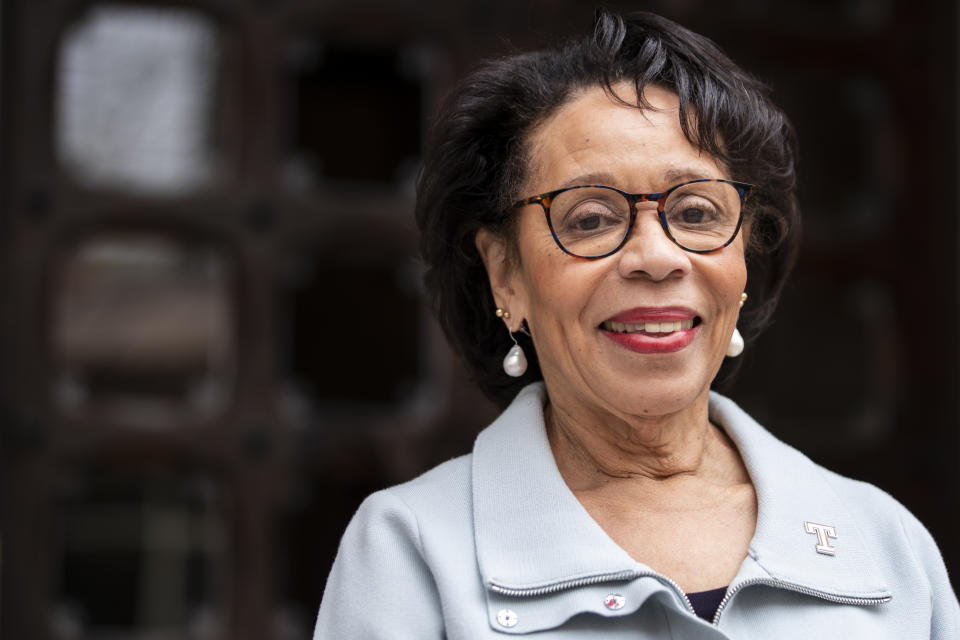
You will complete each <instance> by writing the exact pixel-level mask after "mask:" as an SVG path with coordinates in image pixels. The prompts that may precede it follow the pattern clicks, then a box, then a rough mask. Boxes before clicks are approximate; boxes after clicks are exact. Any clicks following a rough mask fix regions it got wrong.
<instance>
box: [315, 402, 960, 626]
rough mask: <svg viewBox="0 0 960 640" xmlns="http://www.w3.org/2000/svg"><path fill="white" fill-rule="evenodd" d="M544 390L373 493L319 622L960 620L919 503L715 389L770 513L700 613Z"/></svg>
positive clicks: (761, 511) (722, 417)
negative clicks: (587, 470)
mask: <svg viewBox="0 0 960 640" xmlns="http://www.w3.org/2000/svg"><path fill="white" fill-rule="evenodd" d="M544 400H545V392H544V388H543V386H542V384H534V385H530V386H528V387H526V388H525V389H524V390H523V391H522V392H521V393H520V394H519V395H518V396H517V398H516V400H515V401H514V402H513V404H511V405H510V407H509V408H508V409H507V410H506V411H505V412H504V413H503V415H501V416H500V417H499V418H498V419H497V420H496V421H495V422H494V423H493V424H492V425H490V426H489V427H488V428H487V429H485V430H484V431H483V432H482V433H481V434H480V435H479V437H478V438H477V441H476V444H475V446H474V449H473V453H472V455H467V456H463V457H460V458H457V459H455V460H451V461H449V462H447V463H445V464H442V465H440V466H439V467H437V468H435V469H433V470H432V471H429V472H427V473H426V474H424V475H422V476H420V477H419V478H417V479H415V480H412V481H410V482H407V483H406V484H402V485H400V486H397V487H394V488H391V489H386V490H384V491H380V492H377V493H375V494H373V495H372V496H370V497H369V498H367V500H366V501H365V502H364V503H363V505H362V506H361V507H360V509H359V510H358V511H357V514H356V515H355V516H354V518H353V521H352V522H351V523H350V525H349V527H348V528H347V531H346V533H345V534H344V536H343V540H342V542H341V545H340V550H339V553H338V555H337V559H336V562H335V564H334V566H333V570H332V572H331V574H330V578H329V580H328V582H327V586H326V591H325V593H324V596H323V602H322V604H321V605H320V614H319V618H318V620H317V627H316V632H315V634H314V639H315V640H321V639H322V640H379V639H384V640H436V639H439V638H447V639H448V640H466V639H471V640H472V639H478V638H491V639H492V638H498V639H499V640H506V639H507V638H508V637H509V636H511V635H524V634H530V636H531V637H533V638H537V639H538V640H540V639H546V638H557V639H571V638H591V639H595V638H605V639H618V638H623V639H626V638H630V639H632V640H636V639H638V638H658V639H662V638H684V639H692V640H699V639H703V640H707V639H720V638H738V639H739V638H755V639H761V638H762V639H764V640H767V639H772V638H813V639H826V638H831V639H832V638H842V639H843V640H855V639H860V638H863V639H870V640H878V639H883V638H897V639H898V640H904V639H908V638H938V639H947V638H950V639H953V638H958V637H960V607H958V604H957V598H956V596H955V595H954V593H953V590H952V589H951V586H950V582H949V581H948V579H947V573H946V570H945V568H944V565H943V561H942V560H941V558H940V553H939V551H938V550H937V547H936V545H935V544H934V542H933V540H932V538H931V537H930V535H929V534H928V533H927V531H926V529H924V527H923V525H921V524H920V523H919V522H918V521H917V520H916V518H914V517H913V516H912V515H911V514H910V513H909V512H908V511H907V510H906V509H905V508H904V507H903V506H902V505H900V504H899V503H898V502H896V501H895V500H894V499H893V498H891V497H890V496H889V495H887V494H886V493H883V492H882V491H880V490H879V489H877V488H875V487H873V486H871V485H868V484H865V483H862V482H857V481H854V480H849V479H847V478H843V477H841V476H838V475H836V474H834V473H831V472H830V471H827V470H826V469H823V468H822V467H820V466H818V465H816V464H814V463H813V462H811V461H810V460H809V459H808V458H806V457H805V456H804V455H802V454H801V453H799V452H797V451H796V450H794V449H792V448H791V447H789V446H787V445H785V444H783V443H782V442H780V441H779V440H777V439H776V438H774V437H773V436H772V435H770V434H769V433H767V432H766V431H765V430H764V429H763V428H762V427H761V426H760V425H758V424H757V423H756V422H754V421H753V420H752V419H751V418H750V417H749V416H748V415H747V414H746V413H744V412H743V411H742V410H741V409H740V408H739V407H737V406H736V405H735V404H734V403H733V402H732V401H730V400H728V399H726V398H723V397H721V396H719V395H715V394H714V395H712V396H711V400H710V419H711V421H712V422H713V423H714V424H716V425H719V426H721V427H722V428H723V429H724V430H725V431H726V432H727V434H728V435H729V436H730V438H731V439H732V440H733V442H734V443H735V444H736V446H737V448H738V449H739V451H740V454H741V456H742V457H743V460H744V463H745V464H746V466H747V469H748V471H749V473H750V477H751V478H752V480H753V483H754V486H755V489H756V494H757V507H758V515H757V529H756V533H755V534H754V537H753V540H752V541H751V543H750V550H749V555H748V556H747V558H745V559H744V561H743V564H742V566H741V567H740V571H739V573H738V574H737V576H736V578H735V579H734V580H733V582H732V584H731V586H730V589H729V590H728V595H727V598H726V599H725V600H724V602H723V603H722V604H721V605H720V610H719V611H718V612H717V616H716V618H715V619H714V621H713V624H710V623H708V622H706V621H704V620H702V619H700V618H698V617H696V616H695V615H694V614H693V613H692V610H691V608H690V605H689V603H688V602H687V600H686V597H685V595H684V594H683V592H682V591H681V590H680V589H679V588H678V587H677V585H676V584H674V583H673V582H671V581H670V579H669V578H667V577H665V576H662V575H659V574H657V573H655V572H654V571H652V570H651V569H650V568H649V567H647V566H646V565H643V564H640V563H638V562H636V561H634V560H633V559H632V558H630V556H629V555H627V553H626V552H625V551H624V550H623V549H621V548H620V547H619V546H617V544H615V543H614V542H613V541H612V540H611V539H610V538H609V537H608V536H607V535H606V533H604V531H603V530H602V529H601V528H600V527H599V525H597V523H596V522H595V521H594V520H593V519H592V518H591V517H590V516H589V515H588V513H587V512H586V510H584V508H583V507H582V506H581V505H580V503H579V502H578V501H577V499H576V498H575V497H574V495H573V494H572V493H571V492H570V490H569V489H568V488H567V486H566V484H564V481H563V478H562V477H561V476H560V473H559V471H558V470H557V467H556V464H555V462H554V459H553V456H552V454H551V451H550V446H549V444H548V442H547V437H546V432H545V429H544V419H543V410H542V408H543V404H544ZM808 522H809V523H812V525H807V524H806V523H808ZM813 525H819V528H818V527H816V526H813ZM811 527H812V533H810V532H808V528H811ZM826 527H832V528H833V529H832V530H828V529H827V528H826ZM830 533H834V534H835V536H831V535H829V534H830ZM821 538H822V539H821ZM821 543H824V544H823V545H822V546H823V550H825V551H830V550H832V551H833V554H832V555H830V554H828V553H823V552H822V551H818V550H817V545H818V544H821Z"/></svg>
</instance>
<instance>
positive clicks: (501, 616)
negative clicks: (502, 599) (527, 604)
mask: <svg viewBox="0 0 960 640" xmlns="http://www.w3.org/2000/svg"><path fill="white" fill-rule="evenodd" d="M497 622H499V623H500V625H501V626H504V627H507V628H508V629H509V628H510V627H515V626H517V622H518V620H517V613H516V612H515V611H513V610H512V609H500V611H498V612H497Z"/></svg>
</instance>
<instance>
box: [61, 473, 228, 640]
mask: <svg viewBox="0 0 960 640" xmlns="http://www.w3.org/2000/svg"><path fill="white" fill-rule="evenodd" d="M229 517H230V500H229V495H227V493H226V492H225V491H224V490H223V488H222V487H221V486H220V485H219V484H218V483H216V482H215V481H214V480H213V479H212V478H210V477H207V476H204V475H201V474H196V473H184V472H183V471H182V470H177V471H176V472H172V471H164V470H160V469H152V470H150V471H147V472H143V471H137V472H131V473H123V472H111V473H108V474H107V473H100V472H94V473H91V472H89V471H86V472H83V473H80V474H76V475H73V474H67V475H65V476H64V478H63V480H62V482H61V487H60V495H59V496H58V500H57V523H58V529H57V539H58V548H59V553H60V555H59V566H60V571H59V574H58V577H59V588H58V590H57V601H56V605H55V613H54V619H53V625H52V626H53V631H54V635H55V637H59V638H66V637H74V638H77V637H82V638H120V637H124V638H131V637H132V638H147V637H149V638H196V639H211V640H212V639H214V638H221V637H224V635H223V630H224V625H225V623H226V622H227V620H226V611H225V609H226V606H227V602H228V600H229V596H230V594H229V592H228V588H229V584H230V581H229V565H228V558H229V553H228V544H229V541H228V534H227V527H226V525H227V522H228V521H229ZM135 631H140V632H141V633H140V634H137V635H131V633H132V632H135Z"/></svg>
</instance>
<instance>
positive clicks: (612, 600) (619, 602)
mask: <svg viewBox="0 0 960 640" xmlns="http://www.w3.org/2000/svg"><path fill="white" fill-rule="evenodd" d="M626 603H627V599H626V598H624V597H623V596H622V595H620V594H619V593H611V594H610V595H608V596H607V597H606V598H604V599H603V606H605V607H606V608H607V609H610V610H612V611H616V610H617V609H623V605H625V604H626Z"/></svg>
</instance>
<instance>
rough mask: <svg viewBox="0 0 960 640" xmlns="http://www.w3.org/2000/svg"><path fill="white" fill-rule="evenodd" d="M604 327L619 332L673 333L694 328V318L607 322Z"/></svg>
mask: <svg viewBox="0 0 960 640" xmlns="http://www.w3.org/2000/svg"><path fill="white" fill-rule="evenodd" d="M603 328H604V329H606V330H608V331H616V332H618V333H639V332H641V331H642V332H644V333H673V332H674V331H686V330H687V329H692V328H693V318H690V319H689V320H667V321H662V322H639V323H627V322H605V323H603Z"/></svg>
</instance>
